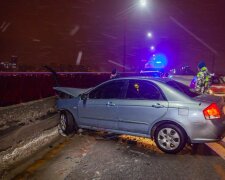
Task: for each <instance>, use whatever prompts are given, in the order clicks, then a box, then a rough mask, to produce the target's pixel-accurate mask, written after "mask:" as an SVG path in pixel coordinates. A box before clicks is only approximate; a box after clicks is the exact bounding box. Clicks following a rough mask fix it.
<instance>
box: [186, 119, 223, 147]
mask: <svg viewBox="0 0 225 180" xmlns="http://www.w3.org/2000/svg"><path fill="white" fill-rule="evenodd" d="M223 137H225V119H217V120H205V122H204V123H194V124H193V125H192V128H191V133H190V134H189V138H190V142H191V143H207V142H215V141H220V140H221V139H223Z"/></svg>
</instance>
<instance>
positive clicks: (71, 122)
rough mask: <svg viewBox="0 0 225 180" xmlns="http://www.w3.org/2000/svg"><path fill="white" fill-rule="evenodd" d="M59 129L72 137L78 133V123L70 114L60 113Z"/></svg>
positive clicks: (66, 112)
mask: <svg viewBox="0 0 225 180" xmlns="http://www.w3.org/2000/svg"><path fill="white" fill-rule="evenodd" d="M59 128H60V130H61V132H62V133H63V134H65V135H70V134H72V133H76V132H77V131H78V126H77V123H76V121H75V119H74V118H73V115H72V114H71V113H70V112H68V111H62V112H61V113H60V118H59Z"/></svg>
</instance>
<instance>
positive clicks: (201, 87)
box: [195, 61, 211, 93]
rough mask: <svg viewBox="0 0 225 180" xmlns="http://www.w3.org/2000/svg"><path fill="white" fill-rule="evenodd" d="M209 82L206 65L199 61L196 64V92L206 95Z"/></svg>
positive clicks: (209, 77)
mask: <svg viewBox="0 0 225 180" xmlns="http://www.w3.org/2000/svg"><path fill="white" fill-rule="evenodd" d="M210 81H211V75H210V73H209V71H208V69H207V67H206V64H205V63H204V62H203V61H201V62H200V63H199V64H198V74H197V81H196V86H195V87H196V88H195V89H196V91H197V92H199V93H207V91H208V89H209V86H210Z"/></svg>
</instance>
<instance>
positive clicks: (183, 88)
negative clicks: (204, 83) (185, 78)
mask: <svg viewBox="0 0 225 180" xmlns="http://www.w3.org/2000/svg"><path fill="white" fill-rule="evenodd" d="M166 84H167V85H169V86H170V87H172V88H175V89H176V90H178V91H180V92H182V93H184V94H186V95H187V96H189V97H191V98H193V97H196V96H199V94H198V93H196V92H194V91H193V90H191V89H190V88H189V87H188V86H186V85H184V84H182V83H180V82H177V81H168V82H166Z"/></svg>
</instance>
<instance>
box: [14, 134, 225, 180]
mask: <svg viewBox="0 0 225 180" xmlns="http://www.w3.org/2000/svg"><path fill="white" fill-rule="evenodd" d="M128 139H129V140H128ZM49 150H50V151H49V152H48V153H47V154H46V155H45V156H43V157H42V158H41V159H39V160H37V161H36V162H35V163H34V164H32V165H31V166H30V167H28V168H27V169H26V170H25V171H24V172H23V173H21V174H20V175H18V176H17V177H16V178H15V179H43V180H44V179H46V180H50V179H54V180H58V179H67V180H70V179H71V180H72V179H79V180H80V179H187V180H190V179H209V180H217V179H218V180H219V179H225V161H224V160H223V159H221V158H220V157H218V156H216V155H214V154H211V153H210V151H209V150H208V149H207V147H205V146H200V147H199V148H198V150H197V151H196V152H195V154H193V151H192V150H191V148H190V147H188V146H187V147H186V148H185V149H184V150H183V151H182V152H181V153H179V154H177V155H168V154H164V153H162V152H160V151H159V150H158V149H157V147H156V146H155V145H154V143H152V141H149V140H148V139H139V138H131V139H130V137H125V138H124V137H123V138H122V139H121V138H119V139H117V138H115V139H105V138H102V135H99V134H96V133H88V134H87V133H85V134H84V135H74V136H72V137H68V138H61V143H59V144H58V145H55V146H50V147H49Z"/></svg>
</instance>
